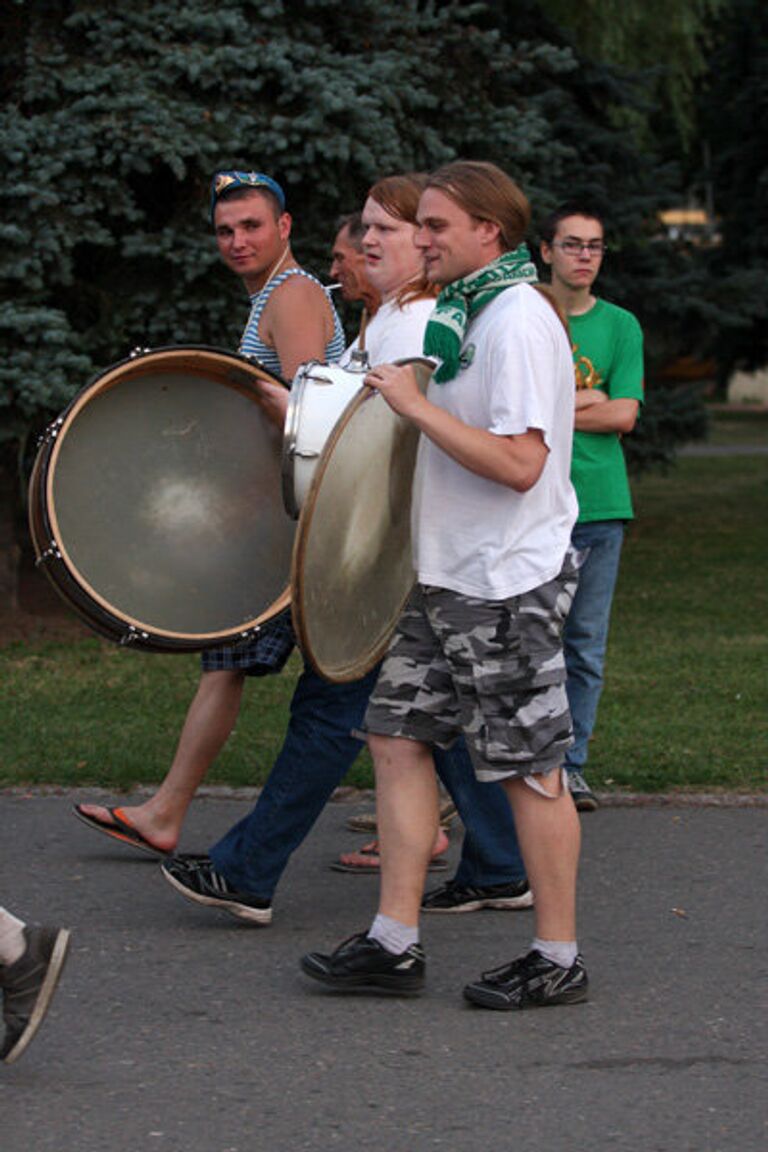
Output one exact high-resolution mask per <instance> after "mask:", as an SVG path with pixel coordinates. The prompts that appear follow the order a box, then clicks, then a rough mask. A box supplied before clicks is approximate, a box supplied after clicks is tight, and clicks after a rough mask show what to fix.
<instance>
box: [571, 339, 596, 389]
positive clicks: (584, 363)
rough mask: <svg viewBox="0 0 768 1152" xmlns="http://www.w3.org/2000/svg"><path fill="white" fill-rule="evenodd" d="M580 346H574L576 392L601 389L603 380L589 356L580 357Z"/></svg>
mask: <svg viewBox="0 0 768 1152" xmlns="http://www.w3.org/2000/svg"><path fill="white" fill-rule="evenodd" d="M578 353H579V346H578V344H574V345H573V367H574V370H575V373H576V391H577V392H578V391H580V390H581V389H582V388H599V387H600V385H601V384H602V382H603V378H602V376H601V375H600V373H599V372H598V370H597V368H595V366H594V364H593V363H592V361H591V360H590V359H589V357H588V356H579V354H578Z"/></svg>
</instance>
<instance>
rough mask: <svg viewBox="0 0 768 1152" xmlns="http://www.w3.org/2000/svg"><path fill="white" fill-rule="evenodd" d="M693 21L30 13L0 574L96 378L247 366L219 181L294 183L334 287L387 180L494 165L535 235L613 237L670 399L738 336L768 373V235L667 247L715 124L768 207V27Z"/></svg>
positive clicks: (12, 231)
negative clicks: (354, 224)
mask: <svg viewBox="0 0 768 1152" xmlns="http://www.w3.org/2000/svg"><path fill="white" fill-rule="evenodd" d="M671 7H672V8H673V9H674V10H675V13H676V15H674V19H673V16H672V14H671V12H670V10H669V9H670V6H668V5H667V6H666V8H665V6H664V5H663V4H661V3H660V0H658V2H657V0H653V3H651V4H650V5H649V4H648V3H645V4H640V3H639V2H638V0H625V2H624V3H622V4H620V5H618V4H617V0H585V2H584V3H582V4H581V5H579V6H576V8H574V6H573V5H569V4H564V3H560V2H557V0H550V2H545V0H541V2H539V0H508V2H504V0H497V2H470V3H465V2H462V0H444V2H441V0H394V2H393V0H356V3H355V4H353V5H350V4H349V3H348V2H347V0H217V3H216V4H215V5H212V4H210V2H209V0H183V2H182V0H132V3H131V4H130V5H113V4H111V3H108V2H107V0H6V3H5V4H4V5H3V6H2V8H0V61H1V62H2V72H1V79H0V83H1V84H2V97H3V99H2V110H0V145H1V147H0V155H2V157H3V159H2V163H3V168H4V171H3V179H2V183H1V184H0V199H1V200H2V205H3V212H2V223H1V224H0V227H1V228H2V241H3V243H2V245H1V246H0V283H1V284H2V301H1V302H0V342H1V343H2V349H1V353H2V354H1V355H0V498H2V499H3V505H4V507H6V508H12V509H13V510H14V516H15V520H16V525H15V526H14V524H13V522H12V520H11V519H10V518H9V517H7V516H6V517H5V518H4V519H2V522H1V523H0V551H2V550H3V549H7V548H8V546H9V544H10V542H11V540H12V539H13V537H14V533H15V528H16V527H18V522H19V519H20V516H21V511H22V506H23V489H24V467H23V465H24V462H25V461H28V460H29V457H30V444H31V443H32V442H33V441H32V438H33V437H34V434H35V432H36V431H38V430H39V429H40V427H41V425H42V424H43V423H44V422H45V421H46V420H47V419H49V418H50V416H51V415H52V414H54V413H56V412H57V411H59V410H60V409H61V408H62V407H63V406H64V404H65V403H66V402H67V401H68V400H69V399H70V398H71V397H72V395H73V394H74V393H75V392H76V391H77V390H78V389H79V388H80V387H82V386H83V385H84V384H85V383H86V381H87V380H88V379H89V377H90V376H91V375H92V374H93V373H95V372H96V371H98V370H99V369H102V368H104V367H106V366H107V365H110V364H113V363H115V362H116V361H118V360H120V359H122V358H123V357H124V356H125V355H126V354H127V353H128V352H129V351H130V349H131V348H132V347H134V346H136V345H142V346H159V345H165V344H184V343H202V344H211V345H218V346H233V345H234V344H235V342H236V340H237V336H238V334H239V331H240V329H241V327H242V323H243V318H244V311H245V307H244V306H245V300H244V298H243V296H242V290H241V289H240V287H239V285H238V284H237V282H236V281H235V280H234V278H233V277H232V276H231V275H230V274H229V273H227V272H226V271H224V270H222V269H221V268H220V267H219V264H218V257H217V256H216V253H215V248H214V245H213V243H212V240H211V236H210V230H209V227H208V219H207V215H208V185H209V179H210V174H211V172H212V171H213V170H215V169H216V168H222V167H224V168H229V167H247V168H259V169H263V170H266V171H268V172H270V173H271V174H273V175H274V176H275V177H276V178H277V179H278V180H280V181H281V183H283V185H284V186H285V188H286V191H287V196H288V204H289V209H290V210H291V211H292V213H293V215H294V248H295V250H296V252H297V254H298V256H299V258H300V259H301V260H302V261H303V262H304V263H305V264H307V265H308V266H309V267H311V268H313V269H314V270H315V271H317V272H320V273H322V272H324V270H325V267H326V264H327V252H328V248H329V245H330V242H331V239H332V235H333V231H334V221H335V219H336V218H337V216H338V215H339V214H340V213H342V212H346V211H350V210H352V209H354V208H356V207H359V206H360V205H361V203H362V200H363V198H364V195H365V191H366V189H367V187H368V186H369V185H370V183H371V182H372V181H373V180H374V179H376V178H377V177H378V176H380V175H382V174H384V173H387V172H392V171H402V170H405V169H414V168H415V169H428V168H431V167H434V166H435V165H436V164H439V163H441V162H443V161H445V160H449V159H451V158H454V157H456V156H465V157H475V158H482V159H491V160H493V161H495V162H496V163H498V164H499V165H501V166H502V167H503V168H505V169H506V170H508V171H509V172H510V173H511V174H512V175H513V176H515V177H516V178H517V179H518V180H519V181H520V182H521V183H522V185H523V186H524V188H525V189H526V191H528V192H529V194H530V196H531V199H532V201H533V203H534V206H535V212H536V219H540V218H541V214H542V213H544V212H545V211H547V210H548V209H549V208H551V207H552V206H553V205H554V203H556V202H557V201H558V200H561V199H563V198H564V197H571V196H574V195H587V196H589V197H590V198H591V199H592V200H594V201H595V202H596V203H597V204H598V205H600V206H601V207H602V208H603V209H604V210H605V212H606V215H607V218H608V221H609V229H610V239H611V246H612V255H611V257H610V260H609V261H608V262H607V264H606V267H605V270H604V274H603V275H602V277H601V291H602V293H603V294H604V295H606V296H608V297H609V298H613V299H615V300H616V301H617V302H620V303H623V304H625V305H626V306H627V307H629V308H631V309H633V310H634V311H635V312H637V313H638V315H639V317H640V319H641V322H642V323H643V326H644V329H645V332H646V345H647V354H648V383H649V386H650V388H649V397H650V398H651V399H652V398H653V397H654V396H655V395H658V396H662V393H661V392H660V391H659V390H657V391H654V385H655V382H656V380H657V375H658V369H659V367H660V366H661V365H662V364H664V363H666V362H667V361H669V360H670V359H671V358H673V357H674V356H675V355H678V354H680V353H683V352H687V353H691V352H694V353H695V352H699V351H701V352H711V351H713V350H715V351H716V350H717V348H718V347H721V346H723V345H722V341H723V340H724V339H725V338H726V336H727V337H728V338H733V339H732V342H731V344H730V345H729V353H728V356H729V363H731V364H733V363H737V362H739V361H740V360H745V361H750V362H756V361H758V360H760V359H761V358H763V359H764V358H765V353H766V349H765V345H764V344H763V345H761V346H760V350H759V352H758V353H757V355H756V354H755V345H754V341H753V339H752V338H751V336H753V335H754V330H753V327H751V326H750V325H752V324H753V322H754V324H757V323H758V322H759V320H760V317H761V315H763V313H761V311H760V307H759V306H758V305H757V304H756V303H755V302H754V301H753V300H751V297H750V287H751V286H753V285H754V275H753V274H754V272H755V271H756V270H762V269H763V267H764V264H765V261H766V232H765V223H764V221H765V215H764V214H763V217H762V221H763V222H762V225H761V227H760V228H759V229H758V233H757V236H758V239H757V240H756V241H754V240H753V241H750V242H749V244H752V247H751V248H750V247H749V244H747V243H746V242H745V240H744V237H743V235H742V234H740V232H739V228H738V227H737V226H736V219H737V217H736V216H735V215H734V216H730V215H727V214H726V216H725V217H724V228H723V231H724V236H725V240H726V243H725V245H724V246H723V247H722V248H721V249H719V250H717V251H715V250H712V251H711V252H702V251H700V250H697V249H696V248H695V247H694V246H691V245H686V244H673V243H671V242H669V241H668V240H667V238H666V237H665V236H664V235H663V233H662V232H660V230H659V226H658V223H657V213H658V211H659V210H660V209H661V208H663V207H668V206H670V205H673V204H675V203H677V202H679V200H680V198H681V196H682V195H683V192H684V189H685V186H686V180H692V179H696V178H698V177H699V176H700V175H701V173H699V172H697V171H696V164H697V158H698V156H699V152H698V151H697V150H696V149H695V148H692V146H691V142H692V141H697V140H698V134H699V133H700V131H701V130H702V127H701V126H702V125H703V126H704V127H705V130H706V131H707V132H709V133H710V135H711V140H712V155H713V156H714V157H715V161H714V169H715V176H716V178H717V180H719V181H721V182H722V186H723V187H724V188H727V191H728V197H729V199H732V202H733V206H734V208H735V207H736V201H737V200H738V212H739V213H740V214H741V213H746V214H747V215H751V212H750V209H754V208H756V207H757V205H758V202H761V203H762V205H763V206H764V200H765V195H766V192H765V187H766V177H765V166H764V155H763V154H761V148H760V146H759V144H758V143H757V140H758V130H757V127H756V126H757V124H758V123H759V121H758V120H755V121H754V126H755V127H754V131H751V130H750V122H749V120H748V121H747V123H746V124H745V125H743V126H742V127H740V126H739V125H740V124H741V117H742V116H743V115H746V116H747V117H749V114H750V109H749V106H748V105H749V102H750V101H753V100H754V101H755V102H756V103H757V105H758V106H762V107H764V104H765V95H766V90H765V86H766V78H765V75H764V68H765V63H764V59H765V58H764V56H763V58H762V63H761V61H760V57H759V54H758V48H757V44H756V42H755V40H754V37H755V29H756V27H757V29H758V35H757V43H762V46H763V49H764V47H765V15H764V12H763V9H762V6H761V5H760V4H759V3H758V0H730V2H729V0H679V2H678V4H677V5H674V6H671ZM619 10H620V11H619ZM622 13H623V15H622ZM644 14H645V15H644ZM665 17H666V19H667V21H668V29H669V35H668V36H667V37H666V40H665V38H664V36H660V35H659V32H658V24H657V21H659V20H661V21H662V22H663V20H664V19H665ZM670 21H671V23H670ZM651 30H653V36H654V40H653V43H655V44H657V45H659V44H661V45H662V46H663V45H664V44H665V43H666V46H667V49H666V53H665V52H664V51H661V49H658V50H656V49H652V43H651V41H646V39H644V38H643V37H644V35H645V36H648V35H650V34H651ZM760 37H762V40H761V41H760ZM750 38H753V40H752V42H751V44H750ZM638 44H645V45H646V48H647V49H648V50H643V51H638V50H637V45H638ZM675 44H677V50H675V48H674V45H675ZM710 45H715V46H716V47H715V48H714V49H712V51H714V52H715V53H716V54H719V55H716V56H715V57H714V58H713V59H715V60H716V61H717V63H716V67H708V61H709V59H710V57H709V55H708V54H709V52H710ZM750 48H752V50H750ZM659 60H661V63H659ZM745 68H746V69H747V72H748V75H749V85H750V87H749V90H748V94H745V93H744V92H743V78H744V77H743V71H744V69H745ZM761 102H762V103H761ZM723 110H726V115H723ZM752 140H753V141H754V142H753V143H750V141H752ZM760 197H762V201H760ZM718 207H719V205H718ZM745 245H746V246H745ZM750 275H752V276H753V278H752V279H750ZM724 286H727V287H728V290H727V291H726V290H725V288H724ZM762 298H763V299H764V293H763V294H762ZM745 301H748V302H749V308H751V313H749V315H746V314H745V311H744V308H745ZM734 333H735V338H734ZM734 340H735V342H734ZM675 405H676V407H675ZM648 408H649V410H651V409H652V408H653V404H652V403H649V405H648ZM662 409H663V410H664V411H666V413H667V415H666V416H664V415H663V414H662V418H661V422H660V424H659V411H658V410H657V412H656V417H654V418H653V419H651V420H650V421H649V423H648V427H649V428H650V429H651V435H650V437H646V441H645V444H644V443H643V437H642V435H641V436H640V438H639V441H638V443H639V448H638V451H637V453H636V455H637V456H638V457H639V458H640V459H641V460H642V459H643V458H646V459H652V458H654V457H659V456H661V457H665V456H666V455H667V454H668V450H669V446H670V444H671V443H672V442H673V441H674V439H675V437H676V436H679V435H682V434H683V431H686V432H687V433H690V432H691V430H692V428H695V425H696V421H697V420H698V419H699V417H698V416H697V413H696V410H695V409H692V408H691V405H690V404H689V403H688V402H687V401H686V400H682V401H681V399H680V396H679V395H677V397H676V399H675V403H674V404H672V405H671V406H670V405H669V404H666V403H664V404H662ZM654 420H655V424H654ZM665 420H666V425H665ZM664 427H666V431H664ZM665 436H666V441H665Z"/></svg>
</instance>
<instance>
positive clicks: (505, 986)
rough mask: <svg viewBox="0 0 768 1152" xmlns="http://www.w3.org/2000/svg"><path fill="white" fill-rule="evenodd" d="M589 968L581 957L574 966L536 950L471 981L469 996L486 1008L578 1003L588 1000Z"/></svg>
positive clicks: (505, 1009) (466, 990)
mask: <svg viewBox="0 0 768 1152" xmlns="http://www.w3.org/2000/svg"><path fill="white" fill-rule="evenodd" d="M588 984H589V981H588V980H587V970H586V968H585V967H584V961H583V960H582V958H581V956H577V957H576V959H575V960H574V962H573V964H572V965H571V967H570V968H561V967H560V965H559V964H553V963H552V961H551V960H546V959H545V958H544V957H543V956H542V955H541V953H540V952H537V951H536V950H535V949H534V950H533V951H531V952H528V953H526V954H525V956H518V958H517V959H516V960H513V961H512V963H511V964H505V965H504V966H503V967H502V968H495V969H494V970H493V971H491V972H483V975H482V976H481V978H480V979H479V980H478V981H477V983H475V984H467V986H466V988H465V989H464V996H465V999H467V1000H471V1001H472V1003H473V1004H479V1005H480V1006H481V1007H482V1008H498V1009H501V1011H508V1010H509V1009H511V1008H546V1007H548V1006H549V1005H551V1004H578V1003H580V1002H581V1001H582V1000H586V999H587V987H588Z"/></svg>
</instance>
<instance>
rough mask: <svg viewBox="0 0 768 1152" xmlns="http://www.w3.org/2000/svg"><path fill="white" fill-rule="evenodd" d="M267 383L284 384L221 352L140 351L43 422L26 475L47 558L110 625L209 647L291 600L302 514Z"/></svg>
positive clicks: (66, 589) (165, 645) (175, 648)
mask: <svg viewBox="0 0 768 1152" xmlns="http://www.w3.org/2000/svg"><path fill="white" fill-rule="evenodd" d="M259 380H265V381H269V382H271V383H273V384H275V383H277V384H280V385H283V386H285V382H284V381H282V380H280V379H279V378H278V377H275V376H273V375H272V374H271V373H270V372H268V371H267V370H266V369H265V368H263V367H262V366H261V365H260V364H258V363H257V362H256V361H252V360H249V359H248V358H247V357H244V356H240V355H235V354H232V353H230V352H226V351H222V350H221V349H218V348H207V347H198V346H194V345H192V346H186V347H175V348H158V349H155V350H152V351H146V352H143V351H142V352H138V353H134V354H133V356H131V357H130V358H129V359H127V360H124V361H122V362H120V363H118V364H116V365H114V366H112V367H111V368H108V369H107V370H106V371H105V372H103V373H102V374H101V375H100V376H98V377H97V378H96V379H95V380H93V381H91V383H89V384H88V385H86V387H85V388H83V389H82V391H81V392H79V393H78V395H77V396H76V397H75V398H74V400H73V401H72V402H71V404H70V405H69V406H68V407H67V408H66V409H65V411H64V412H63V413H62V415H61V416H60V417H59V418H58V420H56V421H55V423H54V424H52V425H51V427H50V428H49V429H48V431H47V433H46V435H45V436H44V438H43V440H42V443H41V446H40V449H39V451H38V455H37V458H36V460H35V464H34V468H33V472H32V478H31V482H30V500H29V505H30V524H31V532H32V539H33V542H34V546H35V550H36V552H37V556H38V564H39V565H40V566H42V567H43V568H44V570H45V572H46V574H47V575H48V577H49V578H50V580H51V581H52V583H53V584H54V586H55V588H56V589H57V591H58V592H59V593H60V594H61V596H62V597H63V598H64V599H65V600H66V601H67V603H68V604H69V605H70V606H71V607H72V608H74V609H75V611H77V612H78V613H79V614H80V616H82V617H83V619H84V620H85V621H86V623H87V624H89V625H90V626H91V627H92V628H93V629H94V630H95V631H97V632H99V633H100V634H101V635H103V636H106V637H107V638H108V639H110V640H115V641H118V642H120V643H123V644H125V643H131V644H134V645H135V646H136V647H138V648H144V649H148V650H150V651H157V652H192V651H201V650H203V649H205V648H210V647H214V646H217V645H221V644H233V643H237V642H238V641H240V640H246V639H250V638H251V637H253V636H254V635H255V634H256V633H257V632H258V630H259V628H260V627H261V625H262V624H264V623H266V622H267V621H269V620H271V619H272V618H273V617H274V616H276V615H277V614H278V613H279V612H281V611H282V610H284V609H285V608H286V607H287V606H288V605H289V604H290V588H289V574H290V565H291V550H292V547H293V539H294V535H295V525H294V524H293V523H292V521H291V520H290V519H289V518H288V517H287V516H286V514H285V511H284V509H283V504H282V498H281V446H282V436H281V431H280V429H279V428H277V427H276V426H274V425H273V424H271V423H270V421H269V420H268V419H267V417H266V416H265V415H264V413H263V411H262V409H261V407H260V405H259V403H258V387H257V384H258V381H259Z"/></svg>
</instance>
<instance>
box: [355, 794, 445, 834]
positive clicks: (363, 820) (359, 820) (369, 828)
mask: <svg viewBox="0 0 768 1152" xmlns="http://www.w3.org/2000/svg"><path fill="white" fill-rule="evenodd" d="M456 815H457V813H456V805H455V804H454V802H453V800H444V801H443V803H442V804H441V805H440V827H441V828H445V829H447V828H450V826H451V824H452V823H453V821H454V820H455V819H456ZM347 828H349V830H350V832H375V831H376V813H375V812H360V813H358V814H356V815H355V816H350V817H349V819H348V820H347Z"/></svg>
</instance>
